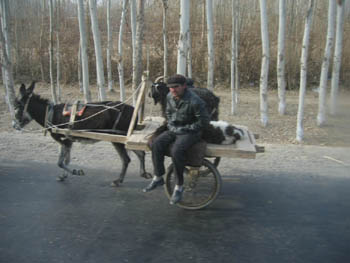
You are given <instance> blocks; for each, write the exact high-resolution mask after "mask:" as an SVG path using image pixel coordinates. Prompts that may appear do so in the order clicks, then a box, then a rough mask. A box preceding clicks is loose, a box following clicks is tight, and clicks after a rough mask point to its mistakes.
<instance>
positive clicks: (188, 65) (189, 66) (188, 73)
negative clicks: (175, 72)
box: [187, 31, 192, 78]
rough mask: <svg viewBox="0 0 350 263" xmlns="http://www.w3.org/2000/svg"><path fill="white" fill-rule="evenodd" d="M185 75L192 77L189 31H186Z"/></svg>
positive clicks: (190, 37)
mask: <svg viewBox="0 0 350 263" xmlns="http://www.w3.org/2000/svg"><path fill="white" fill-rule="evenodd" d="M187 77H189V78H192V36H191V32H190V31H188V42H187Z"/></svg>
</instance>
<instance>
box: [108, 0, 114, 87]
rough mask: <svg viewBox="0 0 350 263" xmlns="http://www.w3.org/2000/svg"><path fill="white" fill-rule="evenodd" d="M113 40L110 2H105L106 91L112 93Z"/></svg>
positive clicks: (109, 0)
mask: <svg viewBox="0 0 350 263" xmlns="http://www.w3.org/2000/svg"><path fill="white" fill-rule="evenodd" d="M112 52H113V38H112V28H111V0H107V77H108V91H110V92H111V91H113V77H112V61H111V56H112Z"/></svg>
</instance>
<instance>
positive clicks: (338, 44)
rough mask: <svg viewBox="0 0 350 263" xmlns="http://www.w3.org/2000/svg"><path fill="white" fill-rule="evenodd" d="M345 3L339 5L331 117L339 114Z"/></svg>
mask: <svg viewBox="0 0 350 263" xmlns="http://www.w3.org/2000/svg"><path fill="white" fill-rule="evenodd" d="M344 3H345V0H338V4H337V29H336V31H337V32H336V39H335V48H334V58H333V72H332V87H331V103H330V104H331V107H330V113H331V115H335V114H337V106H338V105H337V104H338V103H337V101H338V89H339V74H340V66H341V56H342V49H343V29H344V8H345V7H344Z"/></svg>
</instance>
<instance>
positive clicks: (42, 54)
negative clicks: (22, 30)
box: [39, 0, 46, 81]
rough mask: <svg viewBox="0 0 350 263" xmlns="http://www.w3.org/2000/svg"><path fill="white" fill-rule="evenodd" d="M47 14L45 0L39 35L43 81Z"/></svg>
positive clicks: (44, 0)
mask: <svg viewBox="0 0 350 263" xmlns="http://www.w3.org/2000/svg"><path fill="white" fill-rule="evenodd" d="M45 14H46V0H43V5H42V10H41V25H40V37H39V55H40V73H41V81H45V71H44V53H45V51H44V49H43V38H44V27H45Z"/></svg>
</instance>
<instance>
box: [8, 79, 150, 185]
mask: <svg viewBox="0 0 350 263" xmlns="http://www.w3.org/2000/svg"><path fill="white" fill-rule="evenodd" d="M34 88H35V83H34V82H33V83H32V84H31V86H30V87H29V88H26V87H25V85H24V84H22V85H21V87H20V90H19V95H18V97H17V98H16V100H15V112H16V113H15V120H14V121H13V127H14V128H16V129H18V130H20V129H22V128H23V127H24V126H25V125H27V124H28V123H29V122H30V121H31V120H35V121H36V122H37V123H38V124H39V125H41V126H43V127H44V128H47V130H48V131H49V133H50V135H51V137H52V138H53V139H54V140H55V141H56V142H58V143H59V144H60V146H61V149H60V154H59V158H58V166H59V167H60V168H62V169H63V171H64V173H63V175H61V176H59V177H58V180H60V181H63V180H64V179H66V178H67V176H68V174H71V175H84V172H83V170H75V169H70V168H69V167H68V165H69V163H70V153H71V149H72V145H73V142H76V141H78V142H90V143H93V142H97V141H96V140H91V139H86V138H78V137H72V136H68V137H67V136H65V135H62V134H57V133H53V132H52V127H59V128H63V129H65V128H68V129H73V130H93V131H104V132H105V131H107V132H108V131H109V132H111V133H113V134H120V135H126V133H127V131H128V128H129V124H130V122H131V118H132V115H133V111H134V108H133V107H132V106H130V105H127V104H124V103H121V102H119V101H115V102H112V101H104V102H96V103H89V104H85V105H83V107H82V109H81V110H80V109H79V111H80V114H77V115H75V116H76V117H75V120H74V123H72V122H70V120H71V117H70V116H69V114H63V113H64V111H68V109H67V105H65V104H64V103H61V104H56V105H53V104H52V103H51V102H50V101H49V100H47V99H44V98H41V97H40V95H37V94H35V93H34V92H33V90H34ZM112 144H113V146H114V148H115V149H116V151H117V152H118V154H119V156H120V158H121V160H122V169H121V172H120V174H119V178H117V179H116V180H114V181H113V182H112V185H113V186H118V185H119V184H120V183H122V182H123V180H124V177H125V174H126V171H127V168H128V164H129V162H130V157H129V155H128V153H127V151H126V149H125V144H123V143H115V142H112ZM134 152H135V154H136V156H137V157H138V159H139V161H140V176H141V177H145V178H150V177H151V175H150V174H149V173H147V172H146V170H145V152H143V151H134Z"/></svg>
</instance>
